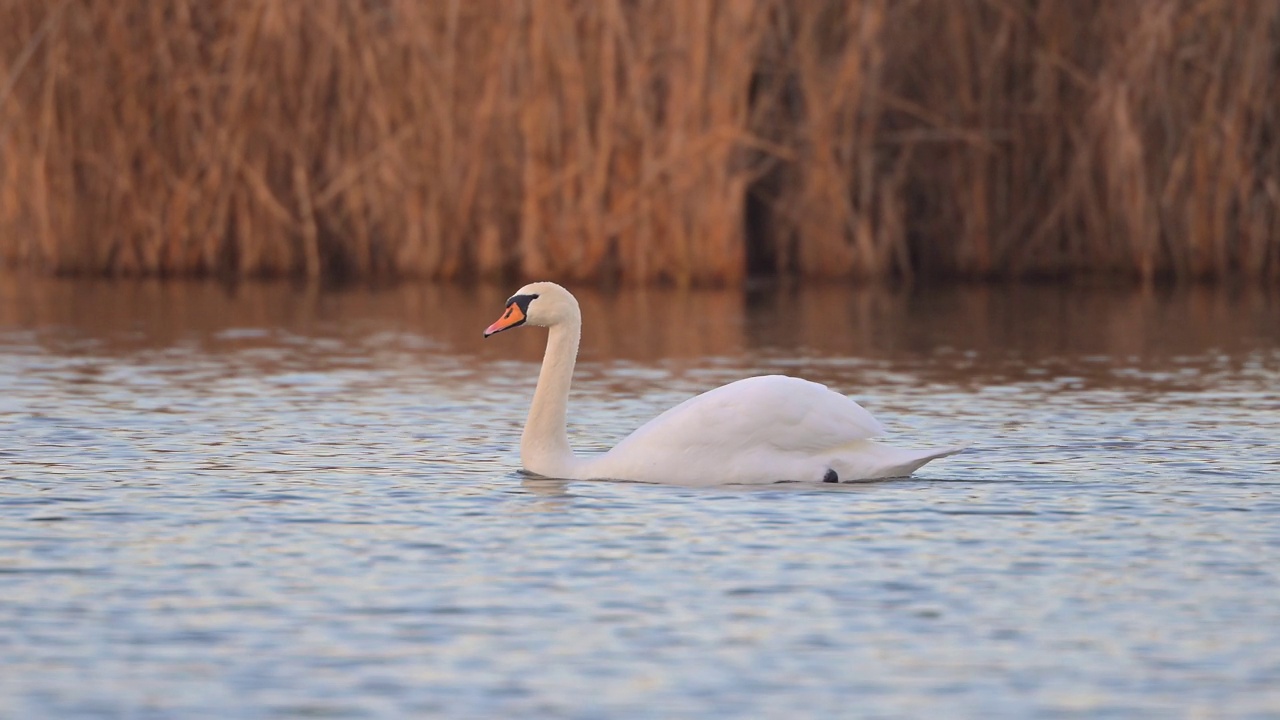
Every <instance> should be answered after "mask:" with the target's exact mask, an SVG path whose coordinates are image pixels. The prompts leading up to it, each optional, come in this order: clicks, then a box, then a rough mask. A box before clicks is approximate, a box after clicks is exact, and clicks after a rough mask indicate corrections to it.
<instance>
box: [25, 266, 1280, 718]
mask: <svg viewBox="0 0 1280 720" xmlns="http://www.w3.org/2000/svg"><path fill="white" fill-rule="evenodd" d="M510 290H511V288H477V289H448V288H433V287H414V286H406V287H400V288H395V289H386V290H365V289H351V290H345V291H340V292H319V291H316V290H314V289H308V288H305V287H304V288H296V287H291V286H287V285H268V286H256V285H246V286H240V287H237V288H223V287H219V286H216V285H189V284H186V285H184V284H162V283H105V282H104V283H90V282H66V281H41V282H34V281H19V280H14V279H7V280H6V281H5V282H4V283H3V284H0V439H2V440H3V442H2V443H0V648H2V649H3V652H2V653H0V716H2V717H5V718H112V717H121V718H175V717H182V718H228V717H236V718H275V717H326V718H366V717H425V716H441V717H445V716H447V717H456V718H492V717H522V718H604V717H642V718H643V717H652V718H666V717H700V718H728V717H762V718H763V717H778V718H784V717H785V718H791V717H846V716H859V717H930V716H932V717H937V716H942V715H945V716H948V717H984V718H985V717H1089V718H1094V717H1117V718H1120V717H1123V718H1135V717H1161V718H1164V717H1215V718H1217V717H1225V718H1262V717H1280V602H1277V598H1280V582H1278V581H1280V496H1278V494H1277V491H1280V453H1277V449H1276V448H1277V438H1278V437H1280V432H1277V431H1278V429H1280V428H1278V427H1277V425H1278V423H1277V419H1278V418H1280V298H1277V297H1276V296H1274V295H1271V294H1267V293H1264V292H1260V291H1259V292H1245V291H1235V292H1226V291H1220V290H1209V289H1198V290H1187V291H1179V292H1161V291H1148V292H1133V291H1121V290H1108V289H1105V288H1094V289H1063V288H1015V289H990V288H958V289H952V290H946V291H934V292H928V293H926V292H920V291H917V292H907V291H886V290H873V289H860V290H851V289H847V288H838V287H828V288H807V289H804V290H794V291H756V292H752V293H750V294H749V295H747V296H745V297H744V296H743V295H741V294H738V293H731V292H695V293H680V292H676V291H655V290H650V291H647V292H635V293H621V294H617V295H600V294H597V293H590V292H582V293H580V298H581V299H582V301H583V305H584V311H585V313H586V320H585V323H586V328H585V333H586V334H585V338H584V344H583V361H582V363H581V364H580V365H579V372H578V375H577V381H576V384H575V392H574V396H573V398H572V400H571V410H570V412H571V423H572V427H571V439H572V441H573V442H574V443H575V444H576V446H577V447H578V448H579V449H604V448H606V447H608V446H609V445H610V444H611V443H612V442H613V441H614V440H616V439H618V438H619V437H621V436H623V435H624V434H625V433H626V432H627V431H629V430H630V429H632V428H634V427H635V426H637V425H639V424H640V423H642V422H643V421H645V420H646V419H648V418H649V417H651V416H652V415H653V414H655V413H657V412H658V411H660V410H661V409H663V408H665V407H668V406H669V405H671V404H673V403H675V402H678V401H680V400H681V399H683V398H685V397H687V396H688V395H690V394H691V393H694V392H696V391H698V390H700V389H705V388H708V387H711V386H714V385H716V384H719V383H723V382H727V381H730V380H733V379H736V378H738V377H742V376H744V375H748V374H752V373H761V372H787V373H792V374H798V375H803V376H806V377H809V378H811V379H814V380H819V381H822V382H825V383H828V384H830V385H832V386H835V387H838V388H840V389H842V390H844V391H845V392H847V393H849V394H851V395H853V396H854V397H856V398H857V399H858V400H859V401H861V402H862V403H863V404H864V405H866V406H867V407H868V408H869V409H871V410H872V411H873V412H874V413H875V414H876V415H877V416H878V417H879V418H880V419H881V420H882V421H884V422H885V424H886V425H887V426H888V427H889V429H890V431H891V441H896V442H900V443H902V444H912V445H947V444H952V443H957V442H966V441H972V442H973V443H975V449H973V450H971V451H969V452H967V453H965V454H963V455H960V456H957V457H954V458H947V459H944V460H941V461H938V462H936V463H934V464H931V465H929V466H927V467H926V468H925V469H924V470H923V471H922V472H920V473H919V475H918V476H917V477H915V478H912V479H908V480H895V481H888V482H881V483H872V484H865V485H847V486H829V485H818V486H806V487H791V486H778V487H770V488H767V489H745V488H717V489H709V490H698V489H689V488H681V487H664V486H646V485H636V484H625V483H567V484H566V483H562V482H556V481H547V480H535V479H531V478H527V477H523V476H521V475H520V474H519V473H517V472H516V469H517V468H518V457H517V454H516V445H517V442H518V435H519V431H520V427H521V425H522V423H523V418H524V412H525V409H526V407H527V402H528V399H529V395H530V393H531V391H532V386H533V381H534V378H535V375H536V372H537V362H538V360H539V357H540V352H541V343H542V341H543V337H544V335H543V334H542V333H543V331H541V330H534V329H521V330H517V331H512V332H509V333H504V334H503V335H500V336H498V337H495V338H492V339H489V340H486V341H482V340H481V339H480V331H481V329H482V328H483V327H484V326H485V325H487V324H488V323H489V322H490V321H491V320H493V319H494V318H495V317H497V314H498V313H499V312H500V310H501V306H502V301H503V299H504V298H505V296H506V295H507V294H508V293H509V291H510Z"/></svg>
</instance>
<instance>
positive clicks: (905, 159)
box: [0, 0, 1280, 285]
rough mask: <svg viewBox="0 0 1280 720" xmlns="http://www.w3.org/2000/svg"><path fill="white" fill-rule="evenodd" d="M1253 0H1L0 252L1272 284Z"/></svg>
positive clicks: (251, 263)
mask: <svg viewBox="0 0 1280 720" xmlns="http://www.w3.org/2000/svg"><path fill="white" fill-rule="evenodd" d="M1278 84H1280V3H1275V2H1271V0H1194V1H1193V0H1143V1H1141V2H1123V3H1117V2H1108V1H1104V0H1041V1H1040V2H1031V1H1030V0H962V1H959V2H956V1H954V0H914V1H905V2H897V1H894V0H840V1H836V0H721V1H713V0H695V1H693V2H685V1H684V0H525V1H523V2H507V1H506V0H466V1H463V0H435V1H433V2H421V1H420V0H363V1H361V2H355V1H347V0H315V1H314V2H285V1H283V0H158V1H155V2H143V1H142V0H5V2H3V3H0V262H2V263H3V264H5V265H7V266H10V267H24V268H33V269H38V270H42V271H45V272H51V273H61V274H144V275H218V276H226V277H255V276H279V275H287V276H311V277H320V276H326V277H343V276H346V277H379V276H412V277H427V278H439V279H455V278H495V279H496V278H502V279H507V280H510V279H513V278H517V277H519V278H531V277H550V278H557V279H563V280H566V281H578V282H582V281H595V280H602V281H608V282H624V283H647V282H671V283H676V284H681V285H690V284H712V285H715V284H719V285H731V284H736V283H739V282H741V281H742V280H743V279H744V278H745V277H747V275H748V274H749V273H758V274H767V275H781V276H799V277H806V278H881V277H912V276H923V277H972V278H1012V277H1063V276H1075V275H1081V274H1091V275H1098V274H1103V275H1115V276H1122V277H1131V278H1137V279H1143V280H1153V279H1157V278H1179V279H1233V278H1250V279H1258V280H1265V281H1270V282H1274V281H1276V280H1278V279H1280V93H1278V92H1277V91H1278V90H1280V87H1278Z"/></svg>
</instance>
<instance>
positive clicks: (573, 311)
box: [484, 282, 582, 337]
mask: <svg viewBox="0 0 1280 720" xmlns="http://www.w3.org/2000/svg"><path fill="white" fill-rule="evenodd" d="M581 317H582V315H581V314H580V311H579V310H578V301H577V299H575V298H574V297H573V295H571V294H570V293H569V291H568V290H565V289H564V288H562V287H560V286H559V285H557V284H555V283H553V282H536V283H529V284H528V285H525V286H524V287H522V288H520V289H519V290H517V291H516V294H515V295H512V296H511V297H510V298H508V299H507V309H506V310H504V311H503V312H502V317H500V318H498V320H497V321H496V322H495V323H493V324H492V325H490V326H489V327H487V328H485V331H484V336H485V337H489V336H490V335H492V334H494V333H500V332H502V331H503V330H507V329H509V328H513V327H519V326H521V325H537V326H540V327H551V326H552V325H558V324H560V323H563V322H570V321H578V322H581Z"/></svg>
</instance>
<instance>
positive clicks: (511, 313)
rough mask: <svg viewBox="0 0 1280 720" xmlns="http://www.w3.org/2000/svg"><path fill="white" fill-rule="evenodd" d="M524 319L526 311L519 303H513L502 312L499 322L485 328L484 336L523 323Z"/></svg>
mask: <svg viewBox="0 0 1280 720" xmlns="http://www.w3.org/2000/svg"><path fill="white" fill-rule="evenodd" d="M524 321H525V316H524V311H523V310H521V309H520V306H519V305H517V304H515V303H511V304H510V305H508V306H507V311H506V312H504V313H502V317H500V318H498V320H497V322H495V323H494V324H492V325H490V326H489V327H487V328H485V329H484V336H485V337H489V336H490V335H493V334H494V333H500V332H502V331H503V330H507V329H509V328H513V327H515V326H517V325H520V324H523V323H524Z"/></svg>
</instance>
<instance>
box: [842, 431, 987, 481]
mask: <svg viewBox="0 0 1280 720" xmlns="http://www.w3.org/2000/svg"><path fill="white" fill-rule="evenodd" d="M967 447H969V445H968V444H965V445H956V446H953V447H949V448H941V449H938V448H933V449H927V450H925V449H917V448H897V447H891V446H889V445H881V444H880V443H878V442H875V441H874V440H859V441H858V442H856V443H853V444H851V445H847V446H845V447H842V448H840V450H839V451H837V454H836V455H835V456H834V457H832V458H831V469H833V470H835V471H836V474H837V475H838V476H839V479H840V482H857V481H859V480H879V479H883V478H894V477H906V476H908V475H910V474H911V473H913V472H915V471H916V470H919V469H920V468H921V467H922V466H923V465H924V464H925V463H927V462H929V461H930V460H937V459H938V458H940V457H946V456H948V455H954V454H956V453H958V452H960V451H961V450H964V449H965V448H967Z"/></svg>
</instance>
